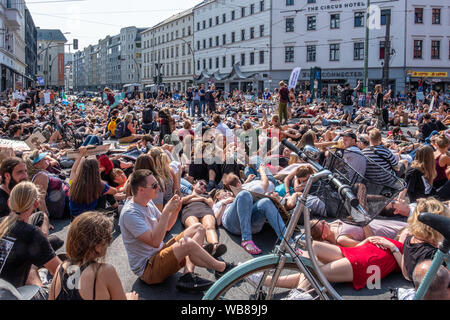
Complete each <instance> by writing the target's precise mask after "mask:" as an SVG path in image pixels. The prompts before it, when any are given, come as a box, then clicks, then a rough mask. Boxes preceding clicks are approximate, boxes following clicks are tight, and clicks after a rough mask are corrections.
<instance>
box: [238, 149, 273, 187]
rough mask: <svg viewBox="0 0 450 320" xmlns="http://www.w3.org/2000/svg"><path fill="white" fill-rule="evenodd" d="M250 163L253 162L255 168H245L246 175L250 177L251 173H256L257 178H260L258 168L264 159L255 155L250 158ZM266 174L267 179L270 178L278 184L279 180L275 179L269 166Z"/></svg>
mask: <svg viewBox="0 0 450 320" xmlns="http://www.w3.org/2000/svg"><path fill="white" fill-rule="evenodd" d="M250 163H252V164H253V166H254V169H253V168H250V167H249V166H246V167H245V169H244V174H245V177H246V178H248V176H249V175H251V174H254V175H255V176H256V180H260V179H261V175H260V173H259V171H258V169H259V166H260V165H261V164H262V163H263V160H262V159H261V157H259V156H255V157H252V158H251V159H250ZM266 175H267V179H269V181H271V182H272V183H273V184H274V185H275V186H277V185H278V184H279V182H278V180H277V179H275V177H274V176H273V174H272V172H270V170H269V169H268V168H266Z"/></svg>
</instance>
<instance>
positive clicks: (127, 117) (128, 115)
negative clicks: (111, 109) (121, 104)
mask: <svg viewBox="0 0 450 320" xmlns="http://www.w3.org/2000/svg"><path fill="white" fill-rule="evenodd" d="M132 120H133V115H132V114H131V113H127V115H126V116H125V119H124V121H125V122H131V121H132Z"/></svg>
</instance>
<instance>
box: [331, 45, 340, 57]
mask: <svg viewBox="0 0 450 320" xmlns="http://www.w3.org/2000/svg"><path fill="white" fill-rule="evenodd" d="M330 61H339V44H338V43H334V44H330Z"/></svg>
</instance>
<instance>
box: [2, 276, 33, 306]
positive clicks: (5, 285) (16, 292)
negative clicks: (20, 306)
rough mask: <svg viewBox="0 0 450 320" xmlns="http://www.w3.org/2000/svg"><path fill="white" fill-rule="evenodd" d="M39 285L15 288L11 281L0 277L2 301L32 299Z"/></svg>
mask: <svg viewBox="0 0 450 320" xmlns="http://www.w3.org/2000/svg"><path fill="white" fill-rule="evenodd" d="M38 291H39V287H38V286H24V287H20V288H17V289H16V288H15V287H14V286H13V285H12V284H10V283H9V282H6V281H5V280H2V279H0V301H1V300H31V299H32V298H33V297H34V296H35V295H36V293H38Z"/></svg>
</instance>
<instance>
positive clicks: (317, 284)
mask: <svg viewBox="0 0 450 320" xmlns="http://www.w3.org/2000/svg"><path fill="white" fill-rule="evenodd" d="M282 143H283V144H284V145H285V146H286V147H287V148H289V149H291V150H292V151H293V152H295V153H296V154H297V155H298V156H299V158H300V159H302V160H303V161H305V162H307V163H309V164H311V165H312V166H313V167H314V168H315V169H316V171H317V173H316V174H314V175H312V176H311V177H310V178H309V180H308V182H307V184H306V187H305V189H304V192H303V194H302V196H301V198H300V199H299V201H298V202H297V206H296V208H295V209H294V213H293V214H292V215H291V217H290V219H289V223H288V226H287V228H286V231H285V233H284V235H283V237H282V239H281V240H282V241H281V244H280V245H279V246H276V248H275V251H274V253H272V254H268V255H265V256H262V257H259V258H255V259H252V260H250V261H248V262H246V263H244V264H241V265H239V266H238V267H236V268H234V269H232V270H231V271H230V272H228V273H226V274H225V275H224V276H223V277H221V278H220V279H219V280H218V281H217V282H216V283H215V284H214V285H213V286H212V287H211V288H210V289H209V290H208V291H207V292H206V293H205V295H204V297H203V299H204V300H216V299H238V300H247V299H251V300H271V299H277V298H281V297H283V295H285V294H286V291H288V290H289V289H294V288H292V287H289V286H287V285H285V288H282V286H283V285H282V284H280V283H281V282H282V281H279V280H287V279H288V277H289V276H292V275H293V274H294V273H295V276H297V275H298V274H299V273H300V275H301V276H303V279H304V280H307V281H308V282H309V288H312V289H310V290H309V291H307V292H306V293H307V294H309V295H310V296H311V298H312V299H322V300H329V299H337V300H341V299H342V297H341V296H340V295H339V294H338V293H337V292H336V290H335V289H334V288H333V286H332V285H331V284H330V283H329V281H328V280H327V279H326V277H325V276H324V274H323V273H322V272H321V270H320V267H319V262H318V260H317V258H316V255H315V253H314V250H313V246H312V237H311V224H310V210H309V209H308V208H307V207H306V206H305V204H306V199H307V197H308V195H310V192H311V190H312V187H313V185H315V186H316V187H317V184H318V189H317V191H316V194H318V195H319V197H322V199H324V200H325V202H326V203H327V204H329V206H328V207H331V208H332V209H333V210H334V211H335V212H337V213H338V215H337V217H338V218H340V219H341V220H343V221H345V222H347V223H351V224H354V225H359V226H365V225H367V224H369V223H370V222H371V221H372V220H373V219H374V218H375V217H376V216H377V215H378V214H379V213H380V212H381V210H382V209H383V208H384V207H385V206H386V205H387V203H390V202H391V201H392V200H393V199H394V198H395V197H396V196H397V195H398V194H399V193H400V191H401V190H403V189H404V187H405V183H404V181H402V180H401V179H398V178H397V177H395V175H394V174H391V175H392V179H396V180H393V181H395V182H396V184H393V185H392V186H390V187H389V188H388V189H386V190H383V189H380V188H382V186H375V187H374V186H371V185H370V183H367V182H368V181H364V177H362V176H360V175H359V174H358V173H357V172H356V171H354V170H352V168H351V167H350V166H348V164H346V163H345V161H344V160H343V159H342V158H341V160H339V156H338V155H335V156H334V157H332V158H331V159H330V161H329V163H328V164H327V165H326V166H328V167H329V169H332V170H333V171H334V172H332V171H330V170H329V169H327V168H325V167H322V166H321V165H320V164H318V163H317V162H316V161H317V159H318V156H319V152H318V150H317V149H315V148H313V147H310V146H306V147H305V148H304V149H303V151H302V150H299V149H298V148H296V147H295V146H294V145H292V144H291V143H289V142H288V141H287V140H283V141H282ZM380 170H383V168H381V167H380ZM387 174H388V173H387ZM364 183H366V184H367V189H366V191H369V194H370V192H372V191H370V189H373V190H375V189H377V190H376V191H373V192H375V193H374V194H376V195H377V197H378V198H377V201H378V203H374V204H373V205H371V206H367V204H363V205H364V206H366V208H367V211H366V209H364V208H363V206H362V205H361V204H360V201H359V199H358V197H357V196H355V194H354V192H353V190H354V189H355V186H357V185H360V186H362V185H363V184H364ZM350 185H353V187H351V186H350ZM311 194H312V193H311ZM333 194H334V196H333ZM357 194H358V193H357ZM380 194H381V195H380ZM335 196H337V197H335ZM336 200H339V202H338V203H336V202H333V201H336ZM380 208H381V209H380ZM301 215H303V220H304V227H305V234H304V235H305V237H304V238H303V236H304V235H303V234H302V235H300V237H297V238H296V239H297V241H296V242H295V243H290V242H288V240H287V239H291V238H292V236H293V234H294V231H295V230H296V228H297V223H298V221H299V219H300V217H301ZM299 239H300V240H299ZM299 242H303V246H302V247H303V248H302V249H305V251H308V253H309V258H307V257H304V256H303V255H299V254H298V253H297V249H298V248H297V246H296V244H298V243H299ZM269 276H271V277H272V280H271V281H270V285H268V286H265V284H266V279H268V277H269ZM275 290H277V291H275ZM313 294H314V296H313Z"/></svg>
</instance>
